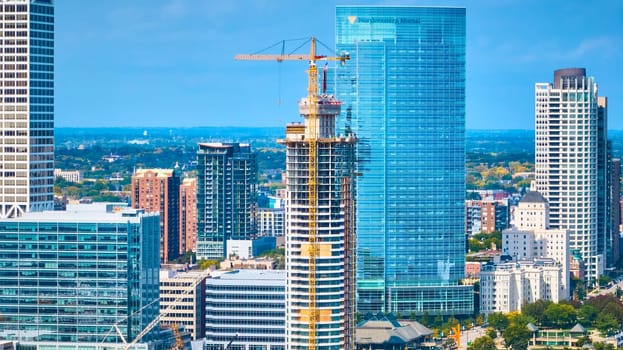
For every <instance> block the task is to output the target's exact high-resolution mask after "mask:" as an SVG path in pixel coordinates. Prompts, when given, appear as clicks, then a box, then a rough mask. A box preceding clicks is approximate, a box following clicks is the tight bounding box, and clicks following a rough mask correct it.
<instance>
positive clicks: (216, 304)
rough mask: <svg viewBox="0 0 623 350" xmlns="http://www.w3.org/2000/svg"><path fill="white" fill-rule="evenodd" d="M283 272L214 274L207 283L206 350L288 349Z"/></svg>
mask: <svg viewBox="0 0 623 350" xmlns="http://www.w3.org/2000/svg"><path fill="white" fill-rule="evenodd" d="M285 284H286V277H285V271H284V270H235V271H230V272H215V273H213V274H212V277H211V278H208V279H206V303H205V308H206V345H205V349H206V350H223V349H225V348H226V346H227V344H231V345H232V346H235V347H234V348H235V349H239V350H255V349H265V350H284V349H285Z"/></svg>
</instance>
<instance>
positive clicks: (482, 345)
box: [467, 335, 496, 350]
mask: <svg viewBox="0 0 623 350" xmlns="http://www.w3.org/2000/svg"><path fill="white" fill-rule="evenodd" d="M467 350H496V347H495V342H494V341H493V339H491V337H489V336H486V335H485V336H484V337H478V338H476V339H474V341H473V342H472V343H471V344H470V345H469V346H468V347H467Z"/></svg>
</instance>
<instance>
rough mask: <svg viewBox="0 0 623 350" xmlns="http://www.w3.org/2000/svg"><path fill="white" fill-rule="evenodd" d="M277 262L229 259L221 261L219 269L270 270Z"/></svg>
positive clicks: (270, 260) (272, 260)
mask: <svg viewBox="0 0 623 350" xmlns="http://www.w3.org/2000/svg"><path fill="white" fill-rule="evenodd" d="M276 264H277V262H276V261H275V259H271V258H254V259H240V258H230V259H225V260H223V261H221V264H220V268H221V269H224V270H230V269H248V270H272V269H274V268H275V265H276Z"/></svg>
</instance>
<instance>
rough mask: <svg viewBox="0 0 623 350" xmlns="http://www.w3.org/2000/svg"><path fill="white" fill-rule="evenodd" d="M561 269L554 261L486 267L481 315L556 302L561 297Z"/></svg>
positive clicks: (482, 272)
mask: <svg viewBox="0 0 623 350" xmlns="http://www.w3.org/2000/svg"><path fill="white" fill-rule="evenodd" d="M561 280H562V267H561V266H559V265H558V264H557V263H556V262H555V261H553V260H551V259H541V260H535V261H514V262H509V263H504V264H499V265H494V264H487V265H484V266H483V267H482V270H481V271H480V312H481V313H483V314H485V315H488V314H490V313H492V312H504V313H508V312H511V311H521V306H522V305H524V304H528V303H533V302H535V301H537V300H549V301H552V302H554V303H557V302H559V301H560V300H563V299H565V298H563V297H562V296H561V291H562V290H561V288H562V287H561V283H562V281H561Z"/></svg>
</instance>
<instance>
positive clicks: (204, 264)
mask: <svg viewBox="0 0 623 350" xmlns="http://www.w3.org/2000/svg"><path fill="white" fill-rule="evenodd" d="M197 266H198V267H199V270H207V269H209V268H210V266H218V261H217V260H205V259H201V260H199V261H198V262H197Z"/></svg>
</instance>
